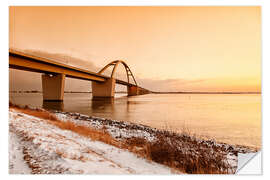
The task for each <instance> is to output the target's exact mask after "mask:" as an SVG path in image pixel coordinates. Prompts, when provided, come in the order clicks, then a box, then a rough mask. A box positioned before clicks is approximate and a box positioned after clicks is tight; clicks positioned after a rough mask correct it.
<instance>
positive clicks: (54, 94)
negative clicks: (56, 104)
mask: <svg viewBox="0 0 270 180" xmlns="http://www.w3.org/2000/svg"><path fill="white" fill-rule="evenodd" d="M64 88H65V75H64V74H57V75H49V74H43V75H42V92H43V101H63V98H64Z"/></svg>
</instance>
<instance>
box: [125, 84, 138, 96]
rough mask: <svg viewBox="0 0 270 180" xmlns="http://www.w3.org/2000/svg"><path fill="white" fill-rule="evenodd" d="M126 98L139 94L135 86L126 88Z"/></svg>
mask: <svg viewBox="0 0 270 180" xmlns="http://www.w3.org/2000/svg"><path fill="white" fill-rule="evenodd" d="M127 92H128V96H136V95H138V94H139V88H138V87H137V86H127Z"/></svg>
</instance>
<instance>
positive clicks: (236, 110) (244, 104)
mask: <svg viewBox="0 0 270 180" xmlns="http://www.w3.org/2000/svg"><path fill="white" fill-rule="evenodd" d="M11 96H12V98H11V100H12V101H13V102H14V103H17V104H28V105H31V106H34V107H43V108H45V109H56V110H62V111H70V112H79V113H82V114H87V115H91V116H97V117H104V118H109V119H115V120H121V121H130V122H135V123H140V124H145V125H148V126H151V127H155V128H159V129H169V130H172V131H177V132H181V131H183V130H184V131H188V132H189V133H191V134H196V135H197V136H200V137H203V138H213V139H216V140H217V141H220V142H226V143H230V144H240V145H248V146H253V147H260V146H261V95H260V94H148V95H141V96H133V97H126V96H122V97H118V98H115V99H91V94H86V93H81V94H77V93H76V94H65V97H64V102H62V103H61V102H43V101H42V95H41V94H12V95H11ZM26 102H27V103H26Z"/></svg>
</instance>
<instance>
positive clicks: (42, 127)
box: [9, 110, 172, 174]
mask: <svg viewBox="0 0 270 180" xmlns="http://www.w3.org/2000/svg"><path fill="white" fill-rule="evenodd" d="M62 116H63V117H61V118H62V119H64V115H62ZM9 125H10V133H9V134H10V136H9V137H10V139H9V162H10V163H9V164H10V173H11V174H14V173H15V174H29V173H41V174H57V173H68V174H70V173H71V174H77V173H78V174H171V173H172V171H171V169H170V168H168V167H166V166H163V165H160V164H157V163H154V162H150V161H148V160H146V159H143V158H139V157H137V156H136V155H135V154H133V153H131V152H128V151H126V150H123V149H119V148H116V147H114V146H111V145H108V144H105V143H102V142H99V141H92V140H91V139H89V138H86V137H84V136H80V135H79V134H76V133H74V132H72V131H68V130H62V129H60V128H58V127H56V126H54V125H52V124H49V123H48V122H47V121H46V120H43V119H40V118H37V117H33V116H30V115H26V114H23V113H20V112H18V111H16V110H10V111H9ZM29 167H31V168H29Z"/></svg>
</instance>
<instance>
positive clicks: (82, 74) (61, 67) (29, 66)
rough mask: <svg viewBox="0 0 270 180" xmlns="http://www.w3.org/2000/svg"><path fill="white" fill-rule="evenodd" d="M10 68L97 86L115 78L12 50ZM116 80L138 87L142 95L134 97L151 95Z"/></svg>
mask: <svg viewBox="0 0 270 180" xmlns="http://www.w3.org/2000/svg"><path fill="white" fill-rule="evenodd" d="M9 68H12V69H19V70H25V71H31V72H38V73H44V74H51V75H58V74H63V75H65V77H70V78H76V79H83V80H88V81H94V82H96V84H102V83H106V82H107V81H108V80H110V79H112V78H113V77H108V76H104V75H102V74H101V73H95V72H91V71H88V70H84V69H81V68H77V67H73V66H70V65H67V64H63V63H60V62H56V61H54V60H52V59H49V58H44V57H38V56H34V55H29V54H25V53H23V52H19V51H15V50H11V49H10V50H9ZM133 78H134V77H133ZM113 79H114V78H113ZM114 80H115V83H117V84H121V85H125V86H127V87H133V88H134V87H136V89H138V90H139V91H140V92H142V93H137V94H134V95H139V94H146V93H150V91H149V90H147V89H145V88H142V87H139V86H138V85H137V84H133V83H130V82H126V81H123V80H119V79H114ZM128 81H129V79H128ZM134 81H135V79H134ZM135 83H136V82H135ZM113 88H114V87H113ZM136 91H137V90H136ZM113 94H114V93H113Z"/></svg>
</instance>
